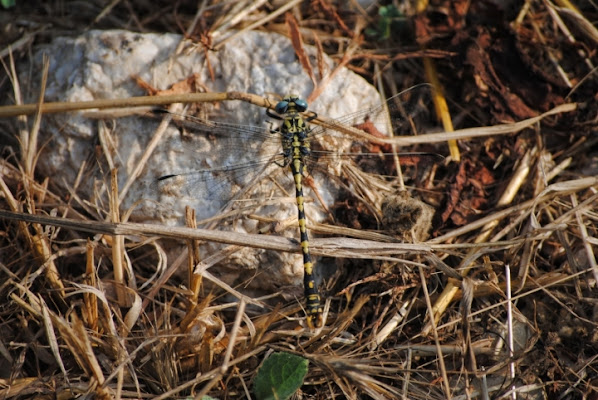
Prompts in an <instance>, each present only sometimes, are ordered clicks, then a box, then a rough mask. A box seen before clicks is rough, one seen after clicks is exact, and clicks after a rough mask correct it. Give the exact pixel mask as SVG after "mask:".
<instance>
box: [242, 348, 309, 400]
mask: <svg viewBox="0 0 598 400" xmlns="http://www.w3.org/2000/svg"><path fill="white" fill-rule="evenodd" d="M308 363H309V361H308V360H306V359H305V358H303V357H299V356H296V355H293V354H289V353H273V354H272V355H271V356H270V357H268V358H267V359H266V361H264V363H263V364H262V366H261V367H260V369H259V371H258V372H257V375H256V377H255V381H254V382H253V392H254V393H255V396H256V397H257V398H258V400H286V399H288V398H289V397H291V396H292V395H293V393H295V392H296V391H297V389H299V388H300V387H301V385H303V380H304V379H305V376H306V375H307V365H308Z"/></svg>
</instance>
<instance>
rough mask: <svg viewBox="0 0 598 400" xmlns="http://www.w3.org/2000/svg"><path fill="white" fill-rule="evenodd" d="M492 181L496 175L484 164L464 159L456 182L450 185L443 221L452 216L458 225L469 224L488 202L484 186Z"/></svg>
mask: <svg viewBox="0 0 598 400" xmlns="http://www.w3.org/2000/svg"><path fill="white" fill-rule="evenodd" d="M492 183H494V176H493V175H492V173H491V172H490V171H489V170H488V169H487V168H486V167H485V166H484V165H483V164H481V163H477V164H476V163H474V162H473V161H472V160H467V159H466V160H463V161H462V162H461V164H459V171H458V172H457V174H456V175H455V182H454V183H453V184H451V185H450V190H449V194H448V198H447V204H446V207H445V210H444V211H443V213H442V221H443V222H446V221H447V220H448V219H449V218H450V219H451V221H452V222H453V223H454V224H455V225H457V226H462V225H465V224H467V223H468V222H469V219H470V218H471V217H472V216H474V215H477V214H478V212H479V211H480V210H481V209H482V208H483V207H484V206H485V205H486V203H487V202H488V199H487V198H486V192H485V189H484V188H485V187H486V186H488V185H490V184H492Z"/></svg>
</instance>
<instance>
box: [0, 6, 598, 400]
mask: <svg viewBox="0 0 598 400" xmlns="http://www.w3.org/2000/svg"><path fill="white" fill-rule="evenodd" d="M19 3H21V2H19ZM154 3H155V4H151V7H150V5H148V4H146V3H144V2H137V1H128V2H122V3H117V4H116V5H115V7H114V8H107V9H104V10H100V9H97V10H94V9H93V7H94V5H93V4H92V3H88V4H87V5H85V6H84V5H83V4H82V3H77V5H75V3H73V7H72V8H73V10H75V11H73V12H75V13H77V14H76V18H74V15H75V14H72V15H66V14H65V13H67V14H68V13H69V12H70V11H67V10H66V9H62V8H61V9H58V8H56V9H54V8H53V7H59V5H58V3H57V4H49V5H47V6H45V7H46V8H44V9H43V10H35V9H29V8H28V7H29V5H28V3H27V2H23V3H21V4H18V5H17V8H16V9H12V10H6V11H4V13H5V14H7V16H8V18H9V19H11V20H12V21H17V20H22V21H29V22H30V24H26V25H19V24H14V23H13V24H5V32H3V38H2V39H0V41H1V42H2V49H1V51H2V53H1V54H2V60H3V65H4V71H3V75H2V80H0V82H1V86H0V90H1V91H2V93H3V95H2V98H3V99H11V102H12V103H15V102H16V103H19V102H20V101H21V99H20V98H19V90H20V89H19V86H18V84H19V83H18V82H17V81H16V72H15V68H16V67H15V65H18V63H15V62H13V61H14V59H15V58H17V59H18V58H26V57H27V54H28V49H29V46H31V45H35V43H36V42H38V41H44V40H49V39H51V38H52V37H54V36H56V35H59V34H62V33H63V30H64V28H68V30H69V32H71V33H72V32H73V31H82V30H83V29H86V28H87V27H89V26H92V27H93V28H97V29H107V28H123V29H131V30H139V31H144V30H149V29H151V30H154V31H173V32H179V31H180V30H183V31H185V32H186V34H187V36H188V37H189V39H190V40H193V41H196V42H198V43H200V44H202V45H203V46H204V48H206V49H207V48H208V47H209V46H210V39H211V35H210V33H211V32H212V31H214V30H215V29H217V28H219V27H221V26H224V25H223V24H225V23H228V22H227V21H233V22H230V25H228V28H227V29H230V28H235V29H262V30H269V31H276V32H280V33H282V34H284V35H288V36H289V37H290V38H291V39H292V40H293V41H294V43H295V44H296V47H297V54H298V57H299V58H300V59H301V46H302V44H301V42H304V43H308V44H314V45H316V46H317V47H319V48H320V49H321V51H325V52H326V53H328V54H329V55H331V56H332V57H334V58H335V60H336V61H337V62H338V64H339V65H343V66H347V67H349V68H352V69H353V70H355V71H356V72H358V73H360V74H363V75H364V76H365V77H367V78H369V79H370V80H371V81H373V82H375V83H379V84H380V85H381V86H384V87H386V88H390V89H387V90H391V91H393V90H395V91H397V90H400V88H404V87H408V86H410V85H412V84H415V83H418V82H423V81H428V82H432V83H434V84H435V85H438V87H442V89H443V91H444V93H445V95H446V99H447V103H446V104H445V105H446V106H447V109H445V110H443V107H442V100H439V101H440V103H439V104H440V106H438V105H437V107H436V110H440V111H442V112H439V113H438V116H439V118H440V119H441V120H442V123H443V126H444V131H445V132H442V133H441V134H436V136H430V137H426V140H424V141H423V143H419V144H415V145H411V146H409V147H407V148H404V149H402V150H407V151H420V152H434V153H438V154H442V155H444V156H446V158H445V159H444V160H442V161H439V162H437V163H435V164H434V165H423V166H422V165H418V164H417V163H415V164H414V165H407V166H403V168H404V169H403V173H404V174H405V176H408V177H411V180H410V181H409V182H408V184H409V187H410V189H411V190H410V191H411V193H412V194H413V197H414V198H417V199H421V200H423V201H424V202H425V203H427V204H428V205H430V206H432V210H433V211H434V212H433V214H434V215H433V217H432V216H431V215H429V216H428V218H427V221H426V222H425V223H427V224H429V226H431V229H430V236H429V238H427V239H422V240H421V241H420V242H417V243H409V240H412V239H413V235H411V234H410V233H409V232H412V231H414V229H415V228H414V229H411V227H412V224H413V223H414V222H417V221H419V219H418V217H421V216H422V215H424V219H425V218H426V217H425V215H426V214H431V213H430V212H429V211H426V210H430V208H428V207H426V206H422V205H421V203H420V202H419V201H418V200H413V199H412V198H411V197H409V196H407V197H405V195H404V194H402V195H400V196H397V198H395V199H390V200H389V201H385V202H384V207H383V208H384V210H385V216H384V218H383V219H385V221H386V226H388V221H391V222H392V221H396V220H397V218H398V219H399V220H400V221H398V222H396V223H401V224H407V225H406V226H407V229H405V227H403V228H402V234H401V235H400V236H401V238H402V240H403V241H405V242H398V241H397V239H396V232H395V235H394V236H393V234H392V233H390V232H388V231H380V229H379V225H378V224H377V222H376V219H375V217H374V213H373V212H372V208H375V207H373V206H372V205H368V204H363V203H362V202H360V201H358V200H357V198H356V197H353V196H351V195H349V194H347V197H346V198H345V199H344V201H339V203H338V204H337V205H336V206H335V209H334V213H335V215H336V218H337V220H336V221H335V223H334V225H332V226H331V225H322V226H313V227H311V230H312V232H313V234H314V235H315V236H316V239H314V241H313V245H312V247H313V249H314V252H315V253H318V252H319V253H320V254H327V255H329V256H334V257H339V256H343V257H345V258H343V259H340V258H339V259H338V260H337V261H336V266H337V268H336V272H335V273H334V274H333V275H332V276H330V277H328V278H327V279H326V280H325V281H324V282H323V283H322V285H321V289H322V292H323V293H324V297H325V298H326V299H327V303H326V312H327V314H326V325H325V326H324V327H323V328H322V329H318V330H316V331H313V332H312V331H309V330H307V329H304V328H303V327H302V326H301V324H300V322H301V317H302V316H303V314H302V312H301V304H302V302H301V299H296V300H294V301H288V302H286V303H282V302H281V297H274V301H270V302H268V303H266V308H264V309H261V310H260V312H259V313H255V312H254V311H249V308H248V307H249V306H250V305H252V304H260V305H264V301H263V300H264V299H253V298H250V297H248V296H246V295H244V294H242V293H240V292H242V287H237V288H231V287H229V286H227V285H224V284H223V285H221V286H218V285H217V284H216V285H215V284H214V282H217V278H216V277H215V276H214V275H212V274H211V273H210V271H208V267H209V266H211V265H212V264H211V263H213V262H215V261H214V260H218V261H219V262H220V263H226V256H227V255H228V254H230V253H231V252H233V251H234V249H235V246H239V245H249V246H257V247H260V246H262V247H264V248H274V249H276V250H278V251H295V252H297V251H298V246H297V245H296V243H293V242H289V241H288V240H286V239H284V240H282V238H281V240H280V241H278V239H277V238H276V237H273V236H270V237H265V238H264V236H258V235H243V234H227V235H224V236H222V235H219V234H218V233H217V232H211V231H204V230H201V229H197V230H196V229H187V230H185V229H179V230H168V229H166V228H163V227H156V226H141V225H139V224H131V223H125V222H120V221H121V220H122V219H123V215H121V213H122V210H119V209H118V189H117V188H115V187H110V182H106V188H107V192H108V193H110V194H111V196H110V202H109V204H104V205H102V206H101V207H103V208H102V209H99V208H97V209H96V208H95V207H96V206H97V205H91V204H89V203H88V200H89V199H85V198H79V197H78V196H77V193H76V192H71V193H65V192H57V191H56V190H55V188H56V186H55V183H54V182H53V181H52V177H51V176H50V177H46V176H43V175H42V174H40V173H36V169H35V167H36V158H37V153H38V151H40V149H42V148H43V147H44V146H47V144H46V143H44V142H43V140H42V139H39V137H40V136H39V134H40V131H43V123H44V120H43V117H41V118H40V117H39V115H37V116H36V117H34V118H31V119H30V120H29V123H28V124H25V123H24V122H26V120H18V121H19V122H20V123H23V124H21V125H17V124H15V122H17V120H16V119H10V120H8V119H3V120H2V127H3V128H2V143H3V144H4V145H3V148H2V159H1V169H0V171H1V174H0V177H1V179H0V185H1V191H0V193H2V195H1V203H0V204H1V207H0V208H1V210H0V213H1V214H0V215H1V216H2V219H1V221H0V223H1V224H2V235H0V243H1V253H0V254H2V256H1V259H0V282H1V283H0V297H1V302H0V321H1V322H0V397H1V398H26V397H38V398H53V397H54V396H56V397H60V398H66V397H71V396H81V395H85V396H88V397H93V396H97V397H99V398H104V397H105V398H112V397H118V398H146V397H147V398H149V397H152V398H174V397H185V396H201V395H210V396H213V397H216V398H220V399H224V398H231V399H234V398H253V397H252V396H253V395H252V394H251V391H252V382H253V380H254V378H255V374H256V370H257V369H258V367H259V366H260V364H261V362H262V361H263V360H264V358H265V357H266V356H267V355H268V354H269V353H271V352H272V351H274V350H276V351H286V352H290V353H294V354H297V355H300V356H302V357H305V358H306V359H308V360H309V372H308V375H307V377H306V379H305V382H304V384H303V385H302V387H301V389H300V394H299V395H297V398H314V399H328V398H366V397H371V398H375V399H391V398H392V399H394V398H409V399H419V398H421V399H431V398H437V399H441V398H466V397H468V396H469V397H471V398H488V397H485V396H490V397H492V398H507V397H511V398H514V397H512V396H514V394H513V392H511V390H512V389H514V390H516V392H517V397H518V398H534V399H536V398H538V399H539V398H551V399H581V398H584V399H586V398H587V399H595V398H597V397H598V373H597V370H598V361H597V357H596V355H597V354H598V330H597V329H596V327H597V324H598V322H597V321H598V296H597V293H598V291H597V290H598V289H597V288H596V283H597V279H598V265H597V264H596V257H595V255H594V251H595V249H596V245H597V244H598V232H597V228H596V227H597V223H596V221H597V219H598V216H597V214H596V204H597V199H598V192H597V190H598V178H596V175H597V172H598V146H597V145H596V141H597V135H596V133H597V131H598V127H597V121H598V119H597V118H598V113H597V111H598V107H597V106H596V104H597V103H596V93H598V90H597V88H598V78H597V75H596V63H597V62H598V57H597V54H596V49H597V48H598V46H597V44H598V33H597V31H596V29H595V28H594V27H593V26H592V24H591V23H590V21H596V19H597V18H596V17H597V16H598V12H597V11H598V10H597V9H596V8H595V4H593V3H591V2H588V3H583V2H580V4H579V6H582V5H583V6H584V7H585V8H582V9H577V8H575V6H573V5H571V4H568V3H565V2H560V1H556V0H555V1H554V3H552V2H549V1H525V2H524V1H521V2H520V1H511V2H492V1H487V2H468V1H465V0H463V1H436V2H431V4H428V5H427V6H426V5H418V6H421V7H422V8H421V11H419V12H416V11H417V10H416V8H415V7H416V5H415V4H412V6H413V8H406V11H407V12H408V13H407V15H406V16H405V18H404V19H400V18H395V17H394V16H393V14H392V12H394V11H395V10H396V9H394V8H386V9H384V10H385V11H386V14H385V15H377V14H376V10H377V9H378V8H376V7H374V8H373V9H372V10H370V11H369V12H366V11H365V10H359V9H353V10H352V11H350V10H348V9H346V8H345V7H344V6H339V4H333V3H332V2H329V1H324V0H314V1H312V2H292V3H285V4H290V6H288V8H284V9H281V8H279V7H280V6H281V4H279V3H277V2H272V4H270V3H267V2H264V3H261V2H247V4H243V2H236V3H235V4H237V6H236V7H237V8H235V9H234V10H233V9H231V8H229V7H231V6H230V5H227V3H226V2H225V3H219V2H217V1H214V2H210V5H209V6H205V8H202V9H201V10H197V9H194V8H193V7H194V6H195V5H194V4H195V3H193V2H189V4H187V3H184V2H183V3H179V4H178V7H177V8H171V7H172V6H170V4H171V3H170V2H159V1H158V2H154ZM191 3H193V5H192V4H191ZM212 3H213V4H212ZM339 3H343V2H339ZM400 3H401V6H405V4H404V3H403V2H400ZM113 5H114V3H113ZM239 5H240V6H239ZM250 5H253V6H252V7H249V6H250ZM243 6H245V8H243ZM77 7H85V8H81V9H77ZM282 7H287V5H283V6H282ZM133 10H136V11H133ZM285 10H286V11H285ZM279 11H281V12H279ZM40 12H41V13H43V14H44V15H46V17H45V19H44V20H43V21H39V18H38V17H36V16H38V15H40ZM285 12H286V14H285ZM233 13H234V14H235V15H237V16H238V15H243V16H244V17H243V18H237V19H235V20H231V19H230V17H231V16H232V14H233ZM241 13H244V14H241ZM72 24H75V27H73V26H72ZM366 29H369V31H367V34H366ZM8 45H12V47H11V49H10V50H9V49H8ZM9 53H10V54H9ZM303 61H304V62H305V60H303ZM304 68H306V73H308V71H307V69H308V68H309V66H308V65H307V64H304ZM399 72H401V76H409V77H410V79H411V81H409V82H406V81H401V82H396V81H395V80H394V79H393V77H395V76H398V75H399ZM405 73H407V74H405ZM320 83H321V85H320V86H319V89H322V86H324V85H325V82H320ZM20 84H23V83H22V82H21V83H20ZM206 84H209V83H206ZM430 107H433V105H430ZM445 108H446V107H445ZM3 115H5V114H3ZM17 127H18V130H17ZM473 128H475V129H473ZM433 138H440V139H439V140H440V141H438V142H436V141H435V140H432V139H433ZM449 142H450V143H449ZM449 146H452V147H451V149H450V150H449ZM93 151H94V150H93V149H90V152H91V153H93ZM99 157H101V155H99ZM366 183H369V182H366ZM98 207H100V206H98ZM90 210H91V211H90ZM98 210H99V212H97V211H98ZM92 211H93V212H92ZM377 212H382V210H377ZM100 216H104V217H105V218H104V219H101V218H100ZM191 220H192V218H191ZM190 225H191V226H192V225H193V223H192V221H191V222H190ZM418 226H419V225H418ZM417 229H420V230H422V231H426V230H427V228H417ZM405 230H406V231H407V233H405ZM355 232H360V233H361V236H360V235H356V233H355ZM330 236H332V237H334V239H331V238H330ZM339 236H353V237H354V238H353V239H348V238H339ZM355 237H356V239H355ZM421 237H422V236H421V235H420V238H421ZM163 238H175V239H177V240H180V241H183V242H185V243H187V244H188V246H189V249H190V251H189V252H188V254H182V255H181V256H180V257H179V258H178V259H176V260H171V259H168V260H167V265H165V269H164V270H163V272H162V273H160V274H158V275H157V276H154V272H155V271H156V270H159V269H158V268H157V265H158V263H160V262H162V261H163V258H161V255H162V253H161V251H160V248H161V247H160V243H161V240H162V239H163ZM197 240H214V241H218V242H221V243H228V245H227V246H223V249H222V250H221V252H219V253H217V254H209V255H204V257H203V258H200V257H199V255H198V254H197V253H196V252H195V243H196V241H197ZM184 268H187V269H188V271H189V274H187V277H186V278H180V277H178V278H177V277H174V276H172V275H173V272H174V271H175V270H176V269H184ZM193 271H199V272H201V273H200V274H194V273H193ZM258 279H259V278H258ZM208 281H209V282H210V283H211V285H212V286H211V287H212V289H210V290H206V289H205V286H204V285H205V283H206V282H208ZM224 294H228V295H229V296H228V297H226V298H227V299H230V298H234V299H235V300H234V301H232V302H231V301H226V300H225V298H224ZM230 295H232V297H231V296H230ZM274 295H276V294H273V296H274ZM488 393H489V394H488Z"/></svg>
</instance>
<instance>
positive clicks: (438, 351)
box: [418, 267, 451, 400]
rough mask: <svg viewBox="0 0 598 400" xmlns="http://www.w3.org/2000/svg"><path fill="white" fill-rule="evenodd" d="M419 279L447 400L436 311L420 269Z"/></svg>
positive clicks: (447, 382)
mask: <svg viewBox="0 0 598 400" xmlns="http://www.w3.org/2000/svg"><path fill="white" fill-rule="evenodd" d="M418 269H419V277H420V279H421V284H422V290H423V292H424V298H425V300H426V306H427V307H428V315H429V317H430V325H432V334H433V335H434V343H435V344H436V354H437V356H438V364H439V365H440V373H441V374H442V384H443V386H444V394H445V395H446V398H447V399H449V400H450V399H451V388H450V386H449V380H448V375H447V374H446V367H445V365H444V356H443V355H442V349H441V347H440V338H439V337H438V330H437V329H436V321H434V310H433V309H432V302H431V301H430V294H429V293H428V287H427V284H426V275H424V269H423V268H422V267H418Z"/></svg>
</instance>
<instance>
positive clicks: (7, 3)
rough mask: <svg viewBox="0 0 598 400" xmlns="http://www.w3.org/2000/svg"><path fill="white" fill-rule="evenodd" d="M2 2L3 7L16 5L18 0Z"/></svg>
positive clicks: (0, 2) (0, 1) (4, 0)
mask: <svg viewBox="0 0 598 400" xmlns="http://www.w3.org/2000/svg"><path fill="white" fill-rule="evenodd" d="M0 4H2V7H3V8H10V7H14V6H15V5H16V4H17V2H16V0H0Z"/></svg>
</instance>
